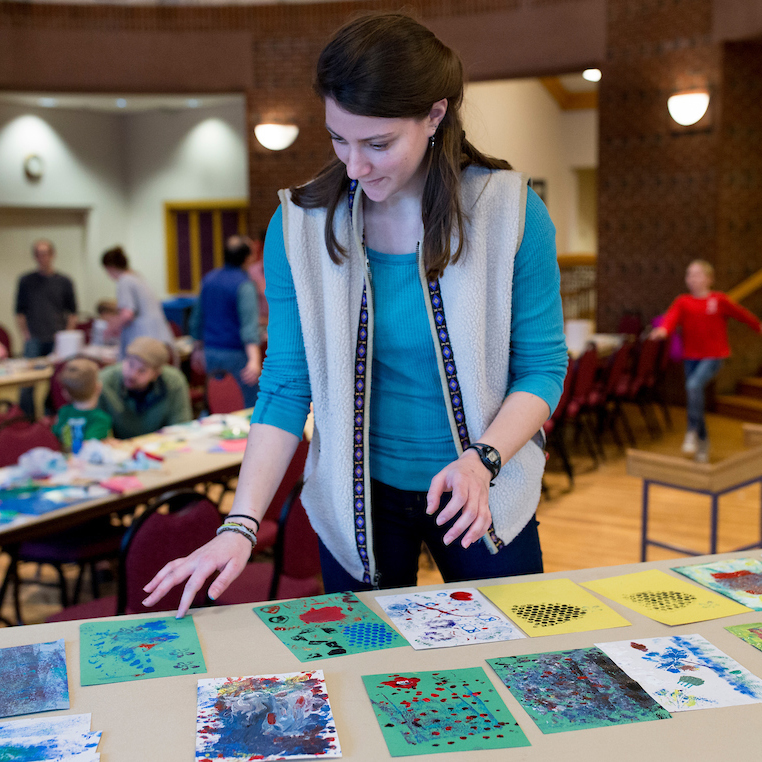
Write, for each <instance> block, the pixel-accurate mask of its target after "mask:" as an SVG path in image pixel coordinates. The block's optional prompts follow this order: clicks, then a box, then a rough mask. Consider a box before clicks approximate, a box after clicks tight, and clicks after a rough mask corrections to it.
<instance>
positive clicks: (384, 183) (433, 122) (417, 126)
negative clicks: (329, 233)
mask: <svg viewBox="0 0 762 762" xmlns="http://www.w3.org/2000/svg"><path fill="white" fill-rule="evenodd" d="M446 111H447V101H446V100H441V101H437V102H436V103H435V104H434V105H433V106H432V108H431V111H430V112H429V114H428V115H427V116H426V117H424V118H423V119H386V118H384V117H379V116H359V115H357V114H352V113H350V112H349V111H345V110H344V109H343V108H342V107H341V106H340V105H339V104H338V103H337V102H336V101H335V100H333V99H332V98H326V100H325V124H326V128H327V129H328V133H329V134H330V136H331V140H332V141H333V149H334V151H336V156H338V157H339V160H340V161H342V162H343V163H344V164H345V165H346V168H347V175H348V176H349V178H350V179H351V180H359V181H360V183H361V184H362V188H363V191H364V192H365V195H366V196H367V197H368V198H369V199H370V200H371V201H375V202H377V203H380V202H384V201H388V200H389V199H393V198H394V197H395V196H397V194H401V195H402V196H406V195H414V194H417V195H418V196H420V195H421V194H422V193H423V185H424V181H425V177H424V175H423V159H424V157H425V155H426V151H427V150H428V147H429V139H430V138H431V136H432V135H433V134H434V133H435V132H436V129H437V127H438V126H439V123H440V122H441V121H442V119H443V118H444V115H445V113H446Z"/></svg>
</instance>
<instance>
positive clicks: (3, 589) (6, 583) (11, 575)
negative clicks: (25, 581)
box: [0, 551, 23, 627]
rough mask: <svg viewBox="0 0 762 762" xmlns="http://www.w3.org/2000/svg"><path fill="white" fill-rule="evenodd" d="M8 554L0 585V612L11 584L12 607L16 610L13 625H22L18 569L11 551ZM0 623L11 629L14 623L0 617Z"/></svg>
mask: <svg viewBox="0 0 762 762" xmlns="http://www.w3.org/2000/svg"><path fill="white" fill-rule="evenodd" d="M7 554H8V557H9V558H8V568H7V569H6V571H5V576H4V577H3V582H2V584H0V610H1V609H2V608H3V604H4V603H5V596H6V595H7V594H8V588H9V587H10V586H11V584H13V588H14V590H13V601H14V607H15V609H16V622H15V624H23V623H22V621H21V602H20V600H19V598H18V569H17V568H16V564H17V563H18V561H17V560H16V556H15V554H14V553H13V552H12V551H7ZM0 621H1V622H4V623H5V624H7V625H8V626H9V627H13V625H14V622H12V621H11V620H10V619H6V618H5V617H4V616H0Z"/></svg>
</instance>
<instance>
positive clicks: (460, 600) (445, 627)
mask: <svg viewBox="0 0 762 762" xmlns="http://www.w3.org/2000/svg"><path fill="white" fill-rule="evenodd" d="M376 603H378V604H379V605H380V606H381V608H382V609H383V610H384V611H385V612H386V614H387V616H388V617H389V619H391V620H392V622H393V623H394V624H395V625H396V626H397V627H398V628H399V630H400V632H402V634H403V635H404V636H405V637H406V638H407V640H408V642H409V643H410V645H411V646H413V648H415V649H422V648H444V647H447V646H464V645H468V644H470V643H489V642H493V641H498V640H516V639H517V638H523V637H526V636H525V635H524V633H522V632H521V631H520V630H519V629H518V628H517V627H516V626H515V625H514V624H513V623H512V622H510V621H508V619H507V618H506V617H505V616H504V615H503V613H502V612H500V611H498V610H497V609H496V608H495V607H494V606H492V604H490V603H489V601H487V599H486V598H485V597H484V596H483V595H482V594H481V593H480V592H479V591H478V590H477V589H476V588H472V587H459V588H457V589H452V588H450V589H447V590H432V591H430V592H426V593H417V592H416V593H406V594H405V595H379V596H377V597H376Z"/></svg>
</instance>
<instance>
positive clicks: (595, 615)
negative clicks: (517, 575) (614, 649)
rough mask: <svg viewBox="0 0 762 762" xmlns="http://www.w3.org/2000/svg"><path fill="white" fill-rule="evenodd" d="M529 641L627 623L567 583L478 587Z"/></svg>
mask: <svg viewBox="0 0 762 762" xmlns="http://www.w3.org/2000/svg"><path fill="white" fill-rule="evenodd" d="M479 590H480V591H481V592H482V593H484V595H486V596H487V597H488V598H489V599H490V600H491V601H492V602H493V603H494V604H495V605H496V606H498V607H499V608H501V609H502V610H503V611H504V612H505V613H506V614H507V615H508V616H509V617H510V618H511V619H513V621H514V622H516V624H518V625H519V626H520V627H521V629H522V630H524V632H526V634H527V635H529V636H530V637H536V636H538V635H560V634H562V633H568V632H586V631H587V630H602V629H606V628H609V627H626V626H627V625H628V624H629V622H628V621H627V620H626V619H625V618H624V617H622V616H620V615H619V614H617V613H616V611H614V610H613V609H611V608H609V607H608V606H607V605H606V604H605V603H601V601H599V600H598V599H597V598H596V597H595V596H594V595H591V594H590V593H588V592H587V591H586V590H583V589H582V588H581V587H580V586H579V585H575V584H574V582H572V581H571V580H570V579H549V580H537V581H533V582H516V583H514V584H512V585H491V586H489V587H480V588H479Z"/></svg>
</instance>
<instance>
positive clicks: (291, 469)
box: [263, 439, 310, 521]
mask: <svg viewBox="0 0 762 762" xmlns="http://www.w3.org/2000/svg"><path fill="white" fill-rule="evenodd" d="M309 447H310V443H309V442H308V441H307V440H306V439H302V441H301V442H299V444H298V445H297V447H296V452H295V453H294V457H293V458H291V462H290V463H289V464H288V468H287V469H286V473H285V474H284V475H283V479H282V480H281V483H280V485H279V486H278V489H277V490H276V492H275V495H274V496H273V499H272V501H271V502H270V505H268V506H267V510H266V511H265V515H264V517H263V520H265V519H268V520H273V521H280V515H281V513H282V511H283V507H284V505H285V503H286V500H288V498H289V496H290V495H291V493H292V492H293V490H294V488H295V487H296V486H297V484H301V480H302V476H303V475H304V464H305V463H306V462H307V452H308V451H309Z"/></svg>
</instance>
